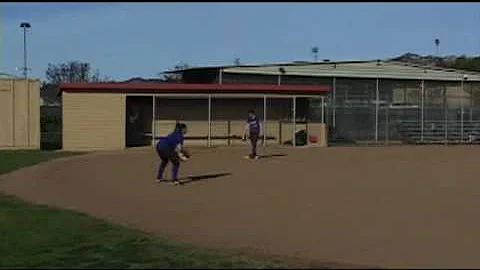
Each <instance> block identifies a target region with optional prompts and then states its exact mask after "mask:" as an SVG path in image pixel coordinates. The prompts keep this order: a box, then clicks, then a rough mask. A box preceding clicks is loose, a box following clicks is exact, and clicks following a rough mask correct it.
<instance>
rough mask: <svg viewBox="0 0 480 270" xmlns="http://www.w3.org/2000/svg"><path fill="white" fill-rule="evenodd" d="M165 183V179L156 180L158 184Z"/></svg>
mask: <svg viewBox="0 0 480 270" xmlns="http://www.w3.org/2000/svg"><path fill="white" fill-rule="evenodd" d="M164 181H165V179H157V180H155V182H157V183H162V182H164Z"/></svg>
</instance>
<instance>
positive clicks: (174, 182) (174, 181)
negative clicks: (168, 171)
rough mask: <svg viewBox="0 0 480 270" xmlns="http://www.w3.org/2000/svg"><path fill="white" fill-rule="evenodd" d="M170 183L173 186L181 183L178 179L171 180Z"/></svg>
mask: <svg viewBox="0 0 480 270" xmlns="http://www.w3.org/2000/svg"><path fill="white" fill-rule="evenodd" d="M172 184H173V185H174V186H179V185H181V184H182V183H180V181H178V180H173V182H172Z"/></svg>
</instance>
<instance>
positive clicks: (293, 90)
mask: <svg viewBox="0 0 480 270" xmlns="http://www.w3.org/2000/svg"><path fill="white" fill-rule="evenodd" d="M330 90H331V87H330V86H326V85H272V84H185V83H64V84H60V93H61V92H76V93H129V94H176V93H178V94H276V95H295V94H299V95H322V94H327V93H328V92H330Z"/></svg>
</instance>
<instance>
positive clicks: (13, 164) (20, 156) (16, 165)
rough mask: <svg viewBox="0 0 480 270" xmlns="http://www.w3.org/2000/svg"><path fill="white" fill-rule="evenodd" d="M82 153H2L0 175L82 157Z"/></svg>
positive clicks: (33, 151) (32, 151)
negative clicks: (77, 156) (41, 163)
mask: <svg viewBox="0 0 480 270" xmlns="http://www.w3.org/2000/svg"><path fill="white" fill-rule="evenodd" d="M80 154H83V153H80V152H51V151H38V150H21V151H15V150H12V151H0V174H3V173H8V172H11V171H14V170H18V169H20V168H23V167H27V166H30V165H34V164H37V163H40V162H45V161H48V160H52V159H55V158H60V157H68V156H74V155H80Z"/></svg>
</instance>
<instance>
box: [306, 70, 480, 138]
mask: <svg viewBox="0 0 480 270" xmlns="http://www.w3.org/2000/svg"><path fill="white" fill-rule="evenodd" d="M331 84H332V88H333V91H332V92H331V93H330V94H329V96H328V97H327V98H326V106H325V108H324V110H325V112H326V123H327V125H328V126H329V131H330V132H329V142H330V143H331V144H345V143H346V144H364V143H367V144H368V143H373V144H433V143H441V144H477V143H480V82H469V81H468V79H467V78H464V79H462V80H460V81H427V80H416V81H412V80H391V79H373V80H372V79H346V78H345V79H344V78H333V80H332V81H331ZM312 106H313V107H315V104H311V107H312ZM310 112H311V115H310V119H312V120H316V119H318V118H319V117H320V116H319V114H318V109H317V110H311V111H310Z"/></svg>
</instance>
